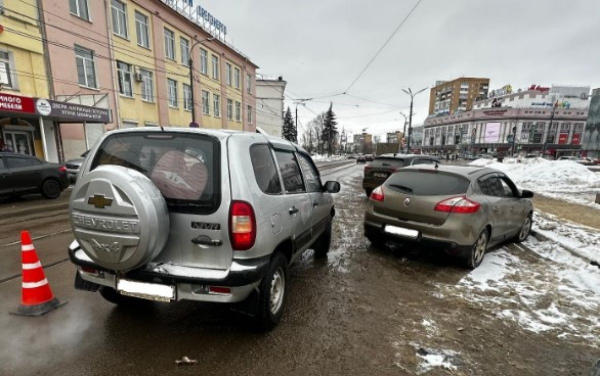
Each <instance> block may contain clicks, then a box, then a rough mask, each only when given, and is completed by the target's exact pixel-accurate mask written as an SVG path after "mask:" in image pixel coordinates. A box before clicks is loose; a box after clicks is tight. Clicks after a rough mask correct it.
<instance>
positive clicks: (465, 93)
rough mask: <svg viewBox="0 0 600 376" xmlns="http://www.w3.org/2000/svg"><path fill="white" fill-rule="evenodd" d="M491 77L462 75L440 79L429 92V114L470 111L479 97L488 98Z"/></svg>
mask: <svg viewBox="0 0 600 376" xmlns="http://www.w3.org/2000/svg"><path fill="white" fill-rule="evenodd" d="M489 84H490V79H489V78H472V77H461V78H457V79H455V80H452V81H438V82H436V85H435V86H434V87H432V88H431V90H430V92H429V115H448V114H454V113H456V112H461V111H463V112H464V111H469V110H471V109H472V108H473V103H474V102H475V101H476V100H477V99H478V98H487V95H488V90H489Z"/></svg>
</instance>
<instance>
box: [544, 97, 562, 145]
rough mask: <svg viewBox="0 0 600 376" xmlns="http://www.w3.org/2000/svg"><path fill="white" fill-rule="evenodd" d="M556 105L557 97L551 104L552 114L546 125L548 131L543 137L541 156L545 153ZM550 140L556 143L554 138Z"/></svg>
mask: <svg viewBox="0 0 600 376" xmlns="http://www.w3.org/2000/svg"><path fill="white" fill-rule="evenodd" d="M556 107H558V99H557V100H556V102H554V104H553V105H552V114H551V115H550V124H549V125H548V132H547V133H546V137H545V138H544V147H543V148H542V156H544V155H546V148H547V147H548V136H549V135H550V131H551V130H552V121H553V120H554V112H555V111H556ZM557 130H558V129H557ZM554 137H555V138H556V131H555V132H554ZM552 142H554V143H556V140H552Z"/></svg>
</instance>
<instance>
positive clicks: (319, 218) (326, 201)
mask: <svg viewBox="0 0 600 376" xmlns="http://www.w3.org/2000/svg"><path fill="white" fill-rule="evenodd" d="M298 157H299V161H300V166H301V167H302V174H303V175H304V180H305V182H306V188H307V190H308V194H309V196H310V201H311V203H312V221H311V222H312V229H313V238H314V237H316V236H318V235H320V234H321V233H322V232H323V230H325V228H326V226H327V220H328V218H329V216H330V212H331V203H332V202H333V201H332V198H331V195H329V194H326V193H323V185H322V182H321V177H320V176H319V170H317V167H316V166H315V165H314V163H313V161H312V159H311V158H310V156H308V155H306V154H304V153H299V154H298Z"/></svg>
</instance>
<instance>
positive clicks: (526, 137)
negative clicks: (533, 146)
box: [521, 133, 529, 144]
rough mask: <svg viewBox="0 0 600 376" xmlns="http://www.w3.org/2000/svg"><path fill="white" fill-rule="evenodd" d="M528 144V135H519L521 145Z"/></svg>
mask: <svg viewBox="0 0 600 376" xmlns="http://www.w3.org/2000/svg"><path fill="white" fill-rule="evenodd" d="M528 142H529V133H521V143H523V144H526V143H528Z"/></svg>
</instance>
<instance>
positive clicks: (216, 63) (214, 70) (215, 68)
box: [212, 55, 219, 81]
mask: <svg viewBox="0 0 600 376" xmlns="http://www.w3.org/2000/svg"><path fill="white" fill-rule="evenodd" d="M212 78H213V79H215V80H217V81H219V57H218V56H215V55H212Z"/></svg>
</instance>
